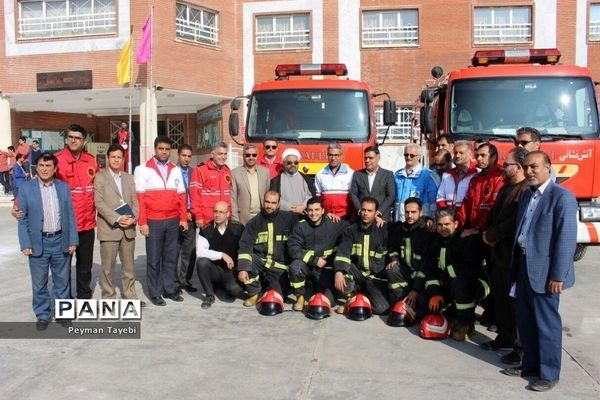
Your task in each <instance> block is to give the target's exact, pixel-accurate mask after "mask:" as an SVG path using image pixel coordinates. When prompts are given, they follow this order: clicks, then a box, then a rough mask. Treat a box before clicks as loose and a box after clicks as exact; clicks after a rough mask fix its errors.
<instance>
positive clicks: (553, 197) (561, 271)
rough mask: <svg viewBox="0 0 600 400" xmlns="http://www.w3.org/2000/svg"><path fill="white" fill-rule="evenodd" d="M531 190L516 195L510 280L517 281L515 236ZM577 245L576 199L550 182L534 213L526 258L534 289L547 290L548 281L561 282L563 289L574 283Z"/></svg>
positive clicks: (537, 290) (545, 291)
mask: <svg viewBox="0 0 600 400" xmlns="http://www.w3.org/2000/svg"><path fill="white" fill-rule="evenodd" d="M531 196H532V191H531V190H525V191H524V192H523V193H522V194H521V197H520V198H519V210H518V213H517V230H516V234H515V241H514V246H513V257H512V268H511V282H515V281H516V280H517V266H518V258H517V257H519V255H518V252H517V251H516V250H515V249H519V244H518V243H517V239H518V236H519V233H520V231H521V225H522V224H523V220H524V215H525V213H526V212H527V208H528V206H529V199H530V198H531ZM576 245H577V201H576V200H575V196H573V193H571V192H570V191H568V190H567V189H565V188H563V187H561V186H559V185H557V184H556V183H554V182H550V183H549V185H548V187H546V190H544V193H543V194H542V196H541V198H540V200H539V203H538V205H537V207H536V209H535V211H534V213H533V216H532V220H531V224H530V225H529V232H527V243H526V245H525V257H526V259H527V275H528V276H529V283H530V284H531V288H532V289H533V290H534V292H536V293H539V294H542V293H547V286H548V280H555V281H561V282H563V289H567V288H570V287H571V286H573V284H574V283H575V269H574V266H573V256H574V254H575V247H576Z"/></svg>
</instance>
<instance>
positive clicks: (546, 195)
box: [503, 151, 577, 392]
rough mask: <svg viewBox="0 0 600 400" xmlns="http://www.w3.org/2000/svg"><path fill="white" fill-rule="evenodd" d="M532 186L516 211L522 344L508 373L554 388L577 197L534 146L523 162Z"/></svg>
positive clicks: (514, 272) (536, 386)
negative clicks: (520, 358)
mask: <svg viewBox="0 0 600 400" xmlns="http://www.w3.org/2000/svg"><path fill="white" fill-rule="evenodd" d="M523 169H524V170H525V177H526V179H527V181H528V182H529V186H530V189H531V190H526V191H525V192H523V194H522V195H521V197H520V199H519V208H518V212H517V224H518V225H517V231H516V232H517V236H516V240H515V242H514V247H513V257H512V268H511V275H510V281H511V282H513V283H514V284H516V297H517V327H518V331H519V338H520V340H521V344H522V346H523V363H522V364H521V367H520V368H509V369H505V370H503V373H505V374H506V375H510V376H521V377H535V379H536V380H535V381H534V382H533V383H532V384H531V385H530V386H529V389H531V390H535V391H538V392H545V391H548V390H550V389H552V388H553V387H554V386H555V385H556V384H557V383H558V379H559V375H560V364H561V346H562V322H561V318H560V314H559V313H558V304H559V297H560V293H561V291H562V290H564V289H567V288H570V287H571V286H573V284H574V283H575V270H574V268H573V256H574V254H575V247H576V241H577V226H576V223H575V221H576V214H577V201H576V200H575V197H574V196H573V194H572V193H571V192H570V191H568V190H567V189H564V188H562V187H560V186H558V185H557V184H556V183H554V182H553V181H552V180H551V179H550V171H551V165H550V158H549V157H548V155H547V154H546V153H544V152H542V151H532V152H531V153H529V154H527V156H526V157H525V161H524V162H523Z"/></svg>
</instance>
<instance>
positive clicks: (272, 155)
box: [258, 137, 283, 179]
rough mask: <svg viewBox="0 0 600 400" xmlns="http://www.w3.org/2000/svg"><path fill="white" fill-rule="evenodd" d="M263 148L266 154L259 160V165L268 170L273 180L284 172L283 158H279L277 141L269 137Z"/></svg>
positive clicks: (264, 141)
mask: <svg viewBox="0 0 600 400" xmlns="http://www.w3.org/2000/svg"><path fill="white" fill-rule="evenodd" d="M263 147H264V150H265V154H264V155H263V156H262V157H261V158H260V159H259V160H258V165H260V166H263V167H265V168H267V169H268V170H269V173H270V174H271V179H273V178H275V177H277V176H278V175H279V174H281V173H282V172H283V164H282V162H281V158H279V157H277V147H279V146H278V144H277V140H275V139H274V138H272V137H268V138H266V139H265V140H263Z"/></svg>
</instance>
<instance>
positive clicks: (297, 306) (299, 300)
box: [292, 295, 304, 311]
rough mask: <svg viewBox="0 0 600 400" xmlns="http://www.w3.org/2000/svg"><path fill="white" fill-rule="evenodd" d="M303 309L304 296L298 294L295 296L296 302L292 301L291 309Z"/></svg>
mask: <svg viewBox="0 0 600 400" xmlns="http://www.w3.org/2000/svg"><path fill="white" fill-rule="evenodd" d="M303 309H304V296H302V295H300V296H298V297H297V298H296V302H295V303H294V305H293V307H292V310H294V311H302V310H303Z"/></svg>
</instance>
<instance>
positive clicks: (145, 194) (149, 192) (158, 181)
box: [133, 158, 188, 225]
mask: <svg viewBox="0 0 600 400" xmlns="http://www.w3.org/2000/svg"><path fill="white" fill-rule="evenodd" d="M133 177H134V179H135V191H136V192H137V196H138V202H139V205H140V210H139V214H140V215H138V218H137V219H138V223H139V224H140V225H148V220H149V219H150V220H165V219H170V218H175V217H179V222H186V221H187V220H188V219H187V205H186V203H187V202H186V197H185V186H184V183H183V176H182V175H181V170H180V169H179V168H178V167H177V166H176V165H175V164H173V163H172V162H169V163H168V164H167V180H166V181H165V180H164V179H163V177H162V175H161V173H160V170H159V169H158V166H157V165H156V161H154V158H151V159H150V160H148V161H147V162H146V164H144V165H140V166H138V167H137V168H136V169H135V171H134V173H133Z"/></svg>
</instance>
